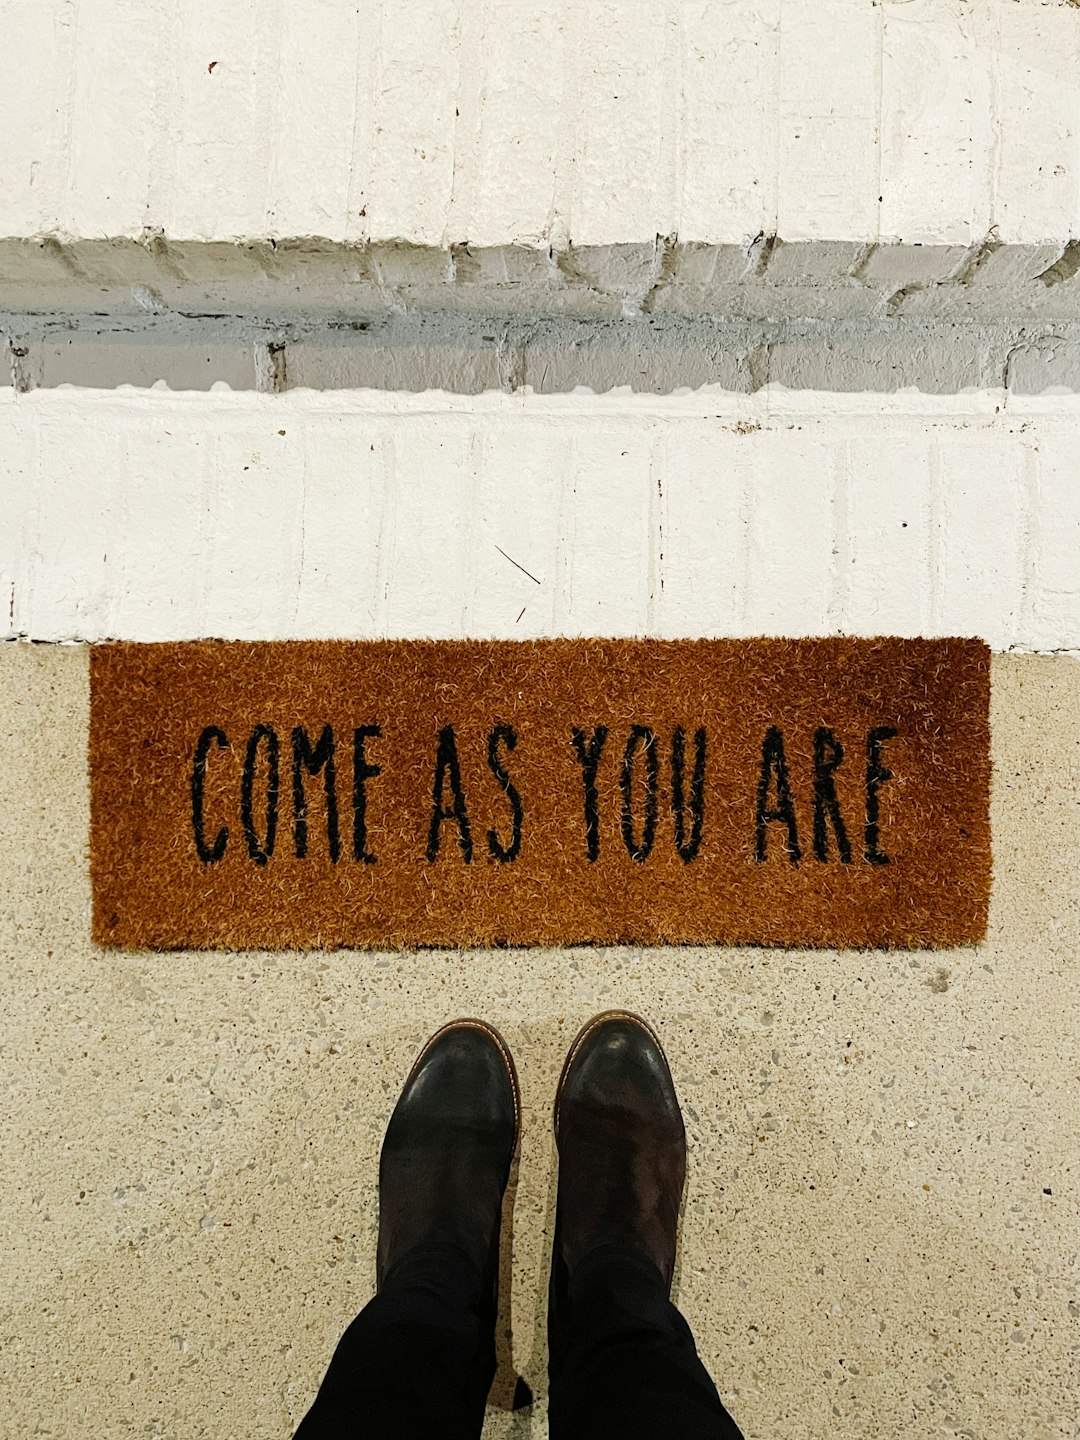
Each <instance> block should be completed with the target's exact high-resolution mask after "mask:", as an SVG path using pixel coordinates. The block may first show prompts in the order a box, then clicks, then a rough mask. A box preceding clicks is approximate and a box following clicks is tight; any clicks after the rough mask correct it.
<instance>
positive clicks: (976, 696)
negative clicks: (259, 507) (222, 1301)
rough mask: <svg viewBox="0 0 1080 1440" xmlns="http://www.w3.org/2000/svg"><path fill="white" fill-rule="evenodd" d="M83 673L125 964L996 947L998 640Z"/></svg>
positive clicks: (287, 661) (448, 646) (185, 665)
mask: <svg viewBox="0 0 1080 1440" xmlns="http://www.w3.org/2000/svg"><path fill="white" fill-rule="evenodd" d="M90 677H91V707H90V784H91V873H92V879H93V900H94V905H93V930H94V938H95V939H96V940H97V941H98V942H99V943H100V944H103V945H115V946H125V947H140V948H142V947H153V948H160V949H178V948H185V949H186V948H221V949H247V948H256V947H257V948H264V949H266V948H273V949H286V948H288V949H293V948H318V947H338V946H358V947H376V948H379V949H392V948H402V947H418V946H447V947H450V946H453V947H459V946H493V945H572V944H579V943H603V944H607V943H633V944H641V945H662V944H665V945H666V944H725V945H742V944H753V945H782V946H827V947H830V948H832V947H836V948H846V947H856V946H877V947H892V946H900V947H904V948H915V947H928V946H943V945H958V944H967V943H969V942H972V941H977V940H979V939H981V938H982V936H983V935H984V933H985V929H986V918H987V907H988V900H989V891H990V822H989V779H990V758H989V678H990V656H989V652H988V650H987V647H986V646H985V645H984V644H983V643H982V642H981V641H977V640H958V639H951V640H902V639H895V638H881V639H850V638H839V639H838V638H833V639H816V640H777V639H762V640H707V641H706V640H686V641H658V640H544V641H535V642H505V641H496V642H483V641H422V642H418V641H385V642H384V641H378V642H367V641H362V642H338V641H313V642H307V641H282V642H278V641H274V642H266V643H260V644H249V643H240V642H217V641H195V642H179V643H175V644H174V643H168V644H152V645H146V644H108V645H100V646H95V647H94V649H93V653H92V655H91V666H90Z"/></svg>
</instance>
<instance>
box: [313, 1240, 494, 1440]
mask: <svg viewBox="0 0 1080 1440" xmlns="http://www.w3.org/2000/svg"><path fill="white" fill-rule="evenodd" d="M483 1289H484V1287H483V1286H482V1284H481V1281H480V1277H479V1275H478V1274H477V1272H476V1270H475V1269H474V1268H473V1267H472V1265H470V1264H469V1262H468V1260H467V1259H466V1258H465V1256H464V1255H462V1253H461V1252H460V1251H459V1250H457V1249H455V1248H454V1247H452V1246H449V1245H424V1246H419V1247H418V1248H417V1249H416V1250H413V1251H411V1252H410V1253H409V1254H408V1255H406V1256H405V1257H404V1259H402V1260H401V1261H400V1262H399V1263H398V1264H397V1265H396V1266H395V1267H394V1269H393V1270H392V1271H391V1272H390V1274H389V1275H388V1276H387V1277H386V1279H385V1281H384V1282H383V1285H382V1287H381V1289H380V1290H379V1293H378V1294H377V1295H376V1296H375V1297H374V1298H373V1299H372V1300H371V1301H369V1303H368V1304H367V1305H365V1306H364V1308H363V1310H361V1312H360V1314H359V1315H358V1316H357V1317H356V1319H355V1320H354V1321H353V1322H352V1324H351V1325H350V1326H349V1328H348V1330H346V1332H345V1334H344V1335H343V1336H342V1338H341V1341H340V1343H339V1344H338V1347H337V1349H336V1351H335V1352H334V1358H333V1359H332V1360H331V1362H330V1368H329V1370H328V1371H327V1372H326V1376H325V1378H324V1380H323V1382H322V1385H321V1386H320V1387H319V1393H318V1395H316V1397H315V1400H314V1403H313V1404H312V1406H311V1409H310V1410H309V1411H308V1413H307V1415H306V1416H305V1417H304V1419H303V1420H302V1421H301V1423H300V1428H299V1430H297V1432H296V1436H295V1440H413V1437H414V1436H415V1437H416V1440H421V1437H423V1440H428V1437H432V1436H439V1437H443V1436H445V1437H447V1440H477V1437H478V1436H479V1434H480V1431H481V1429H482V1427H483V1423H484V1406H485V1403H486V1401H487V1395H488V1391H489V1390H490V1389H491V1382H492V1380H493V1379H494V1378H495V1314H494V1311H493V1309H492V1306H491V1300H490V1297H489V1296H485V1295H484V1293H483Z"/></svg>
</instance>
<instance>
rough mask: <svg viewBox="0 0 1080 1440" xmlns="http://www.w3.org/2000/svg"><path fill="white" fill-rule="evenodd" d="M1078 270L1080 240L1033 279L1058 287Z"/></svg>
mask: <svg viewBox="0 0 1080 1440" xmlns="http://www.w3.org/2000/svg"><path fill="white" fill-rule="evenodd" d="M1069 3H1070V4H1075V5H1080V0H1069ZM1078 270H1080V240H1070V241H1069V243H1068V244H1067V245H1066V246H1065V248H1064V250H1062V252H1061V254H1060V256H1059V257H1058V259H1057V260H1055V261H1054V263H1053V265H1050V266H1048V268H1047V269H1045V270H1044V271H1043V272H1042V274H1041V275H1036V277H1035V278H1036V280H1041V281H1042V283H1043V284H1044V285H1047V286H1049V285H1060V284H1062V283H1063V281H1066V280H1071V279H1072V278H1073V276H1074V275H1075V274H1076V272H1077V271H1078Z"/></svg>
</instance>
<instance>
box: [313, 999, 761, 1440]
mask: <svg viewBox="0 0 1080 1440" xmlns="http://www.w3.org/2000/svg"><path fill="white" fill-rule="evenodd" d="M520 1116H521V1104H520V1094H519V1090H518V1082H517V1075H516V1072H515V1069H514V1062H513V1059H512V1058H511V1055H510V1052H509V1050H508V1048H507V1046H506V1044H505V1042H504V1041H503V1039H502V1037H501V1036H500V1035H499V1034H498V1032H497V1031H496V1030H494V1029H493V1028H492V1027H491V1026H489V1025H487V1024H485V1023H484V1022H483V1021H480V1020H459V1021H454V1022H453V1023H451V1024H449V1025H446V1026H444V1027H443V1028H442V1029H441V1030H439V1031H438V1032H437V1033H436V1034H435V1035H433V1036H432V1038H431V1039H430V1040H429V1041H428V1043H427V1045H426V1046H425V1047H424V1049H423V1051H422V1052H421V1054H420V1057H419V1059H418V1060H417V1061H416V1063H415V1065H414V1066H413V1068H412V1070H411V1071H410V1073H409V1076H408V1078H407V1080H406V1081H405V1086H404V1089H403V1090H402V1093H401V1097H400V1099H399V1100H398V1103H397V1106H396V1107H395V1109H394V1113H393V1115H392V1116H391V1118H390V1124H389V1126H388V1128H387V1132H386V1138H385V1141H384V1143H383V1150H382V1157H381V1162H380V1169H379V1241H378V1261H377V1277H378V1293H377V1294H376V1296H375V1298H374V1299H373V1300H372V1301H371V1302H370V1303H369V1304H368V1305H367V1306H366V1307H365V1308H364V1310H363V1311H361V1313H360V1315H358V1316H357V1318H356V1320H355V1321H354V1322H353V1324H352V1325H351V1326H350V1327H349V1329H348V1330H347V1331H346V1333H345V1336H344V1337H343V1339H342V1341H341V1343H340V1345H339V1346H338V1349H337V1351H336V1353H335V1355H334V1358H333V1360H332V1362H331V1365H330V1368H329V1370H328V1372H327V1375H326V1378H325V1380H324V1381H323V1384H322V1386H321V1387H320V1390H319V1393H318V1395H317V1397H316V1399H315V1402H314V1404H313V1405H312V1408H311V1410H310V1411H309V1412H308V1414H307V1416H306V1417H305V1419H304V1421H303V1422H302V1424H301V1426H300V1429H299V1430H298V1431H297V1434H296V1440H331V1437H333V1440H344V1437H346V1436H348V1437H358V1440H359V1437H365V1440H367V1437H371V1440H381V1437H384V1436H395V1437H411V1436H438V1437H452V1440H458V1437H460V1440H475V1437H477V1436H479V1434H480V1431H481V1428H482V1425H483V1418H484V1406H485V1402H486V1399H487V1393H488V1390H489V1389H490V1386H491V1382H492V1379H493V1378H494V1374H495V1321H496V1313H497V1308H498V1273H499V1233H500V1228H501V1216H502V1202H503V1195H504V1193H505V1190H506V1185H507V1181H508V1179H509V1175H510V1167H511V1164H512V1162H513V1158H514V1155H515V1152H516V1149H517V1144H518V1137H519V1132H520ZM555 1137H556V1143H557V1146H558V1151H559V1188H558V1198H557V1204H556V1214H555V1236H554V1242H553V1253H552V1267H551V1283H550V1290H549V1304H548V1340H549V1379H550V1385H549V1433H550V1434H551V1435H552V1436H555V1437H562V1440H567V1437H574V1436H579V1435H580V1436H585V1435H588V1436H590V1437H595V1436H597V1435H606V1434H611V1435H613V1436H619V1437H621V1440H625V1437H630V1440H632V1437H634V1436H638V1435H641V1436H646V1435H648V1436H654V1435H664V1436H679V1437H684V1436H685V1437H694V1440H697V1437H702V1440H705V1437H708V1440H716V1437H723V1440H738V1437H739V1431H738V1429H737V1427H736V1426H735V1425H734V1423H733V1421H732V1420H731V1419H730V1417H729V1416H728V1414H727V1412H726V1410H725V1409H724V1407H723V1405H722V1404H721V1402H720V1399H719V1397H718V1395H717V1393H716V1388H715V1386H714V1385H713V1383H712V1381H711V1380H710V1378H709V1376H708V1374H707V1372H706V1371H705V1369H704V1367H703V1366H702V1364H701V1362H700V1360H699V1359H698V1356H697V1351H696V1349H695V1346H694V1341H693V1337H692V1335H691V1333H690V1330H689V1327H688V1326H687V1324H686V1322H685V1320H684V1319H683V1317H682V1316H681V1315H680V1314H679V1312H678V1310H676V1308H675V1307H674V1306H673V1305H672V1304H671V1301H670V1289H671V1280H672V1275H673V1273H674V1268H675V1245H676V1230H677V1226H678V1217H679V1206H680V1202H681V1198H682V1191H683V1184H684V1181H685V1176H686V1137H685V1131H684V1128H683V1121H682V1115H681V1113H680V1110H679V1104H678V1100H677V1098H676V1095H675V1087H674V1084H673V1082H672V1078H671V1072H670V1070H669V1068H668V1064H667V1060H666V1059H665V1056H664V1053H663V1050H662V1049H661V1047H660V1043H659V1041H658V1040H657V1038H656V1036H655V1034H654V1033H653V1031H652V1030H651V1029H650V1028H649V1026H648V1025H647V1024H646V1023H645V1021H644V1020H642V1019H640V1017H638V1016H636V1015H632V1014H630V1013H629V1012H627V1011H609V1012H607V1013H606V1014H603V1015H598V1016H597V1017H596V1018H595V1019H593V1020H591V1021H590V1022H589V1024H588V1025H586V1026H585V1028H584V1029H583V1030H582V1031H581V1033H580V1034H579V1035H578V1036H577V1038H576V1040H575V1041H574V1043H573V1045H572V1046H571V1048H570V1052H569V1054H568V1056H567V1059H566V1063H565V1065H564V1066H563V1072H562V1076H561V1078H560V1080H559V1085H558V1090H557V1093H556V1098H555Z"/></svg>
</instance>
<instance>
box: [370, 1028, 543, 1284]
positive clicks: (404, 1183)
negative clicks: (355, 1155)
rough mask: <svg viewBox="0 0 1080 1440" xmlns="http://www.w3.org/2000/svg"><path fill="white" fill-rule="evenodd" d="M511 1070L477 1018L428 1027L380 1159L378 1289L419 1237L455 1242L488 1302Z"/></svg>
mask: <svg viewBox="0 0 1080 1440" xmlns="http://www.w3.org/2000/svg"><path fill="white" fill-rule="evenodd" d="M520 1113H521V1103H520V1098H519V1091H518V1083H517V1075H516V1073H515V1070H514V1062H513V1060H512V1059H511V1056H510V1051H509V1050H508V1049H507V1046H506V1043H505V1041H504V1040H503V1039H502V1037H501V1036H500V1035H499V1034H498V1033H497V1032H496V1031H495V1030H494V1029H492V1028H491V1026H489V1025H486V1024H484V1022H483V1021H481V1020H455V1021H452V1022H451V1023H450V1024H449V1025H445V1026H444V1027H443V1028H442V1029H441V1030H439V1031H437V1032H436V1033H435V1034H434V1035H433V1036H432V1037H431V1039H430V1040H429V1041H428V1042H427V1044H426V1045H425V1046H424V1049H423V1050H422V1051H421V1053H420V1056H419V1058H418V1060H417V1061H416V1064H415V1065H414V1066H413V1068H412V1070H411V1071H410V1072H409V1076H408V1079H407V1080H406V1081H405V1085H404V1088H403V1089H402V1092H401V1097H400V1099H399V1100H398V1102H397V1105H396V1106H395V1108H394V1113H393V1115H391V1117H390V1124H389V1125H388V1126H387V1130H386V1138H385V1140H384V1141H383V1148H382V1156H381V1158H380V1162H379V1245H378V1259H377V1275H378V1284H379V1288H380V1290H381V1289H382V1288H383V1285H384V1283H385V1281H386V1280H387V1278H388V1277H389V1276H390V1275H391V1274H392V1272H393V1270H394V1268H395V1266H397V1265H398V1264H399V1263H400V1262H401V1261H402V1260H403V1259H405V1257H406V1256H408V1255H409V1254H410V1253H411V1252H414V1251H416V1249H417V1247H418V1246H422V1245H432V1244H433V1245H440V1246H441V1245H446V1246H451V1247H453V1248H454V1249H456V1250H459V1251H461V1252H462V1253H463V1254H464V1255H465V1256H466V1257H467V1259H468V1260H469V1261H470V1262H471V1264H472V1265H473V1266H474V1268H475V1269H476V1271H477V1274H478V1276H479V1277H480V1280H481V1283H482V1285H483V1287H484V1290H485V1292H486V1293H487V1295H488V1297H489V1298H490V1300H491V1301H492V1303H494V1300H495V1290H496V1287H497V1282H498V1256H499V1228H500V1223H501V1219H502V1200H503V1194H504V1192H505V1190H506V1183H507V1180H508V1178H509V1175H510V1166H511V1163H512V1161H513V1158H514V1152H515V1150H516V1148H517V1142H518V1132H519V1116H520Z"/></svg>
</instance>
